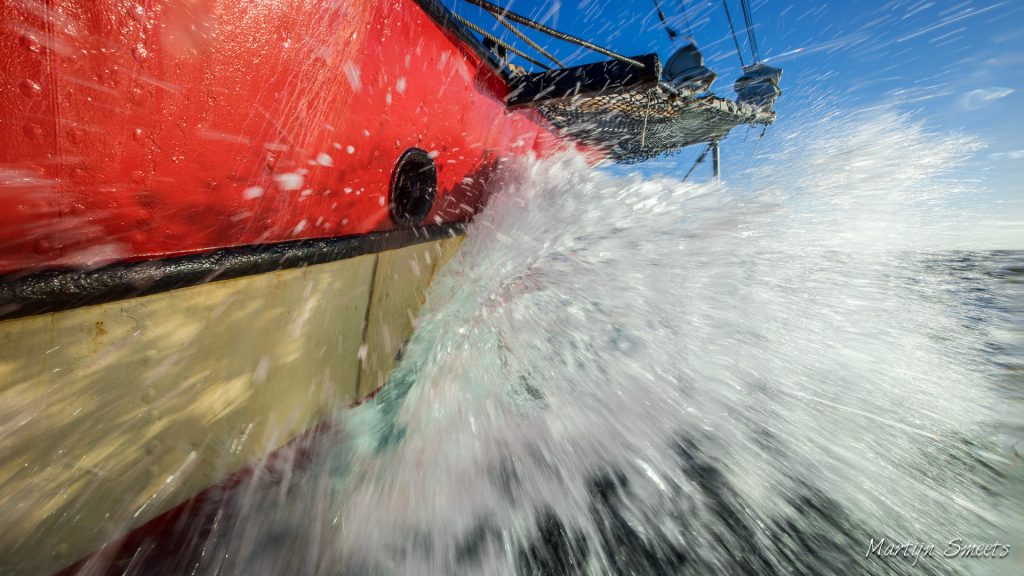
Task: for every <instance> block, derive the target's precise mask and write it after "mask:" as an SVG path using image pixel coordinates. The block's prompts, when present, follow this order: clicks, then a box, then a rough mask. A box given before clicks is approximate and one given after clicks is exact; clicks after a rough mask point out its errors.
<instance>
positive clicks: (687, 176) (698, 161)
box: [682, 144, 714, 182]
mask: <svg viewBox="0 0 1024 576" xmlns="http://www.w3.org/2000/svg"><path fill="white" fill-rule="evenodd" d="M712 146H714V144H708V145H707V146H706V147H705V148H704V151H703V152H701V153H700V156H697V161H696V162H694V163H693V166H690V170H689V171H688V172H687V173H686V176H683V180H682V181H683V182H686V179H687V178H689V177H690V174H693V171H694V170H696V169H697V166H699V165H700V163H701V162H703V161H704V158H705V157H706V156H707V155H708V152H711V147H712Z"/></svg>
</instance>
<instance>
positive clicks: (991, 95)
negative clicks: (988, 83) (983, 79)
mask: <svg viewBox="0 0 1024 576" xmlns="http://www.w3.org/2000/svg"><path fill="white" fill-rule="evenodd" d="M1010 94H1013V89H1012V88H1003V87H1001V86H993V87H991V88H979V89H977V90H971V91H970V92H968V93H966V94H964V95H963V97H962V98H961V100H960V103H961V104H962V105H963V107H964V108H966V109H967V110H977V109H978V108H981V107H983V106H987V105H989V104H991V103H992V102H995V101H996V100H999V99H1000V98H1006V97H1007V96H1009V95H1010Z"/></svg>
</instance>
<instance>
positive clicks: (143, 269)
mask: <svg viewBox="0 0 1024 576" xmlns="http://www.w3.org/2000/svg"><path fill="white" fill-rule="evenodd" d="M464 226H465V225H464V224H440V225H436V226H425V227H422V228H409V229H403V230H392V231H387V232H374V233H370V234H364V235H361V236H347V237H342V238H323V239H316V240H296V241H293V242H281V243H277V244H260V245H251V246H239V247H235V248H224V249H220V250H215V251H213V252H204V253H202V254H190V255H187V256H176V257H173V258H162V259H158V260H144V261H140V262H124V263H117V264H110V265H108V266H104V267H102V268H97V269H95V270H55V271H46V272H38V273H35V274H30V275H17V274H9V275H5V276H0V321H2V320H9V319H12V318H22V317H25V316H32V315H35V314H44V313H47V312H60V311H63V310H71V309H73V308H78V307H81V306H90V305H93V304H102V303H104V302H114V301H116V300H124V299H127V298H136V297H139V296H146V295H149V294H157V293H160V292H166V291H169V290H176V289H178V288H187V287H189V286H196V285H199V284H205V283H207V282H214V281H217V280H228V279H231V278H240V277H242V276H251V275H254V274H263V273H266V272H274V271H276V270H285V269H288V268H300V267H303V266H312V265H314V264H324V263H327V262H335V261H337V260H345V259H348V258H355V257H356V256H363V255H366V254H376V253H378V252H384V251H387V250H394V249H396V248H404V247H406V246H412V245H415V244H421V243H424V242H430V241H432V240H440V239H445V238H451V237H455V236H458V235H459V234H461V233H462V231H463V229H464Z"/></svg>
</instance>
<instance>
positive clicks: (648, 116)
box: [537, 87, 775, 164]
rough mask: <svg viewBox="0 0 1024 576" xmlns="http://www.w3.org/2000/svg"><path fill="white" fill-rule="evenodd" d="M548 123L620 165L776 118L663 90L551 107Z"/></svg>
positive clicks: (545, 111) (545, 108) (545, 107)
mask: <svg viewBox="0 0 1024 576" xmlns="http://www.w3.org/2000/svg"><path fill="white" fill-rule="evenodd" d="M537 109H538V110H539V111H540V113H541V114H542V115H544V117H545V118H547V119H548V120H549V121H550V122H551V123H552V124H554V125H555V126H557V127H559V128H560V129H562V131H563V132H564V133H565V134H567V135H569V136H572V137H574V138H576V139H578V140H580V141H582V142H584V143H586V144H587V145H590V146H594V147H598V148H601V149H603V150H606V151H607V152H608V154H609V156H611V158H612V159H614V160H615V161H617V162H623V163H627V164H628V163H634V162H642V161H644V160H648V159H650V158H654V157H657V156H661V155H664V154H671V153H673V152H676V151H678V150H680V149H682V148H684V147H686V146H690V145H693V144H701V143H707V142H716V141H718V140H721V139H722V138H724V137H725V136H726V134H728V133H729V131H730V130H732V129H733V128H735V127H736V126H741V125H744V124H746V125H751V126H756V125H761V126H767V125H769V124H771V123H773V122H774V121H775V112H772V111H766V110H762V109H759V108H755V107H753V106H749V105H746V104H740V103H738V102H733V101H731V100H725V99H723V98H718V97H716V96H703V97H693V96H680V95H673V94H671V93H669V92H668V91H667V90H665V89H663V88H661V87H654V88H651V89H649V90H640V91H633V92H627V93H623V94H607V95H598V96H592V97H582V98H573V99H571V100H560V101H552V102H546V103H544V104H540V105H539V106H537Z"/></svg>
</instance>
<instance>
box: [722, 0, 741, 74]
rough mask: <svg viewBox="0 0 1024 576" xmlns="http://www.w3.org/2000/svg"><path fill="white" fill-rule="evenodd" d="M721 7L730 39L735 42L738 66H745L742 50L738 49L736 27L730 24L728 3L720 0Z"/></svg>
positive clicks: (738, 42)
mask: <svg viewBox="0 0 1024 576" xmlns="http://www.w3.org/2000/svg"><path fill="white" fill-rule="evenodd" d="M722 7H723V8H725V18H726V20H728V21H729V30H731V31H732V41H733V43H734V44H736V56H739V59H740V66H742V67H744V68H746V66H747V65H746V64H744V63H743V51H742V50H740V41H739V39H738V38H737V37H736V28H735V27H734V26H733V25H732V15H731V14H729V4H728V3H727V2H726V0H722Z"/></svg>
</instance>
